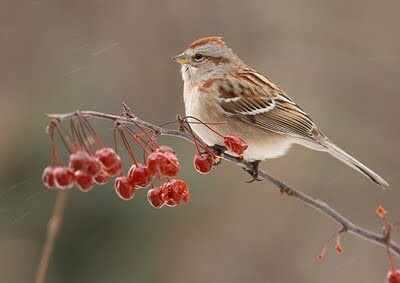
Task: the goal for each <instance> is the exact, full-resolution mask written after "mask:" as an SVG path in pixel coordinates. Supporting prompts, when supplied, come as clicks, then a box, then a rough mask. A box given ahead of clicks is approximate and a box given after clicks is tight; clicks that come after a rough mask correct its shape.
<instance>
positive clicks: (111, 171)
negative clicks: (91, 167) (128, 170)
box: [105, 161, 122, 176]
mask: <svg viewBox="0 0 400 283" xmlns="http://www.w3.org/2000/svg"><path fill="white" fill-rule="evenodd" d="M121 169H122V163H121V161H119V162H117V163H116V164H115V165H114V166H113V167H110V168H107V169H105V170H106V172H107V173H108V174H109V175H110V176H115V175H117V174H118V173H119V172H121Z"/></svg>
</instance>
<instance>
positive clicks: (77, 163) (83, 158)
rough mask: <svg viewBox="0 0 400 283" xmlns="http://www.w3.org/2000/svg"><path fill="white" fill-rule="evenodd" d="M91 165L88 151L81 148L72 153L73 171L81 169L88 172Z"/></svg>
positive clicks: (70, 158) (70, 160) (71, 163)
mask: <svg viewBox="0 0 400 283" xmlns="http://www.w3.org/2000/svg"><path fill="white" fill-rule="evenodd" d="M89 166H90V156H89V154H88V153H87V152H85V151H81V150H80V151H77V152H76V153H73V154H71V155H70V157H69V168H71V169H72V171H74V172H75V171H78V170H81V171H84V172H86V171H87V169H88V168H89Z"/></svg>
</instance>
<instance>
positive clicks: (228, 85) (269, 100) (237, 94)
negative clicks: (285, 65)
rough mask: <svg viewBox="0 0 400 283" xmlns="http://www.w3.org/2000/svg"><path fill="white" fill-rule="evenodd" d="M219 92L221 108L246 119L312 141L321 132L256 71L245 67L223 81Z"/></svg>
mask: <svg viewBox="0 0 400 283" xmlns="http://www.w3.org/2000/svg"><path fill="white" fill-rule="evenodd" d="M218 92H219V99H220V105H221V107H222V108H223V109H224V110H225V111H226V112H227V113H229V114H231V115H235V116H237V117H238V118H240V119H241V120H243V121H245V122H248V123H251V124H253V125H256V126H259V127H261V128H263V129H267V130H269V131H272V132H276V133H281V134H286V135H291V136H295V137H298V138H303V139H306V140H309V141H312V142H316V141H317V140H316V138H317V136H320V135H322V134H321V133H320V132H319V131H318V130H317V129H316V127H315V125H314V122H313V121H312V120H311V118H309V117H308V115H307V114H306V113H305V112H304V111H303V110H302V109H301V108H300V107H299V106H297V105H296V104H295V103H294V102H293V100H291V99H290V97H288V96H287V95H285V94H284V93H283V91H282V90H281V89H280V88H279V87H278V86H277V85H275V84H274V83H273V82H271V81H270V80H269V79H267V78H266V77H264V76H262V75H261V74H259V73H257V72H255V71H253V70H244V71H241V72H238V73H236V74H235V75H234V76H231V77H229V78H226V81H220V85H219V86H218Z"/></svg>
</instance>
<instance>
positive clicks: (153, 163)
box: [147, 152, 162, 176]
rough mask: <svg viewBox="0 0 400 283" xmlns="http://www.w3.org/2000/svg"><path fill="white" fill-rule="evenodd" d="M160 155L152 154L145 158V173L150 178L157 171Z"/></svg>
mask: <svg viewBox="0 0 400 283" xmlns="http://www.w3.org/2000/svg"><path fill="white" fill-rule="evenodd" d="M161 155H162V153H161V152H152V153H150V154H149V156H148V157H147V171H148V173H149V174H150V175H151V176H154V175H155V174H156V173H157V171H158V160H159V159H160V158H161Z"/></svg>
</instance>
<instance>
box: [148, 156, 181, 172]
mask: <svg viewBox="0 0 400 283" xmlns="http://www.w3.org/2000/svg"><path fill="white" fill-rule="evenodd" d="M147 167H148V168H149V174H151V175H154V174H155V173H156V172H157V170H160V172H161V174H162V175H164V176H166V177H175V176H177V175H178V173H179V161H178V158H177V157H176V155H175V154H174V153H171V152H165V153H161V152H152V153H150V154H149V156H148V158H147Z"/></svg>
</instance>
